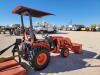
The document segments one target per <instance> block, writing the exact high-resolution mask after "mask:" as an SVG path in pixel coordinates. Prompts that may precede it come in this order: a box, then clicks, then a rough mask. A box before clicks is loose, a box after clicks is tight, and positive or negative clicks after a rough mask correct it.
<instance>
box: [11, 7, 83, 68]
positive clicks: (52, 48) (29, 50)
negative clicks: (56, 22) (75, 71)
mask: <svg viewBox="0 0 100 75" xmlns="http://www.w3.org/2000/svg"><path fill="white" fill-rule="evenodd" d="M13 13H14V14H18V15H20V16H21V23H22V27H23V39H22V40H21V39H17V40H16V43H15V47H14V49H13V50H12V52H13V55H15V52H18V53H19V61H20V62H21V58H23V59H25V60H26V61H28V62H29V64H30V65H31V66H32V67H34V69H35V70H42V69H44V68H45V67H47V65H48V63H49V61H50V53H51V52H53V53H60V55H61V56H62V57H67V56H68V55H69V51H70V50H71V51H73V52H75V53H82V45H81V44H77V43H72V42H71V40H70V39H69V38H68V37H66V38H64V37H60V36H48V35H45V36H44V39H37V38H36V36H35V34H34V32H33V26H32V17H36V18H41V17H43V16H47V15H53V14H51V13H47V12H43V11H39V10H35V9H31V8H27V7H24V6H18V7H16V8H15V9H14V10H13ZM23 16H29V19H30V28H29V31H30V36H28V35H26V30H25V28H24V22H23ZM20 44H21V47H20V49H19V47H18V46H19V45H20Z"/></svg>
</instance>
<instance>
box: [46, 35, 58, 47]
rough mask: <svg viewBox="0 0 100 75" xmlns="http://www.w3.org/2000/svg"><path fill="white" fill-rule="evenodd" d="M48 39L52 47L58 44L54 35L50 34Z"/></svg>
mask: <svg viewBox="0 0 100 75" xmlns="http://www.w3.org/2000/svg"><path fill="white" fill-rule="evenodd" d="M47 41H48V43H49V45H50V48H52V47H53V48H54V47H55V46H57V42H56V40H55V41H53V38H52V36H49V37H48V38H47Z"/></svg>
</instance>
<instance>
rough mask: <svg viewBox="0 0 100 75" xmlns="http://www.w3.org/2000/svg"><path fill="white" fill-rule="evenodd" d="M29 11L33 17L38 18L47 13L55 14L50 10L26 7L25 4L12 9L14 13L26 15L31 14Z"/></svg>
mask: <svg viewBox="0 0 100 75" xmlns="http://www.w3.org/2000/svg"><path fill="white" fill-rule="evenodd" d="M27 12H30V15H31V16H32V17H37V18H41V17H43V16H47V15H54V14H51V13H48V12H43V11H40V10H36V9H32V8H28V7H24V6H18V7H16V8H15V9H14V10H13V11H12V13H14V14H22V15H25V16H29V14H28V13H27Z"/></svg>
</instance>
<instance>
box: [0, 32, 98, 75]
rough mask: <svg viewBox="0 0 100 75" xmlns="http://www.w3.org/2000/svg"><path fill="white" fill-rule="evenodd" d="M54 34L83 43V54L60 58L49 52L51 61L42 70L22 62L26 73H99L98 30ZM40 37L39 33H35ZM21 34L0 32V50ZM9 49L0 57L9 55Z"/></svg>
mask: <svg viewBox="0 0 100 75" xmlns="http://www.w3.org/2000/svg"><path fill="white" fill-rule="evenodd" d="M50 35H54V36H63V37H69V38H71V40H72V42H76V43H81V44H82V45H83V50H84V52H83V54H75V53H72V52H71V53H70V55H69V57H67V58H62V57H60V56H58V55H57V54H51V61H50V63H49V65H48V67H46V68H45V69H44V70H42V71H34V70H33V69H31V68H30V66H29V65H27V64H26V63H24V62H23V63H22V64H23V65H24V67H26V69H27V70H28V72H27V74H28V75H82V74H84V75H100V59H99V58H100V32H85V31H80V32H79V31H78V32H77V31H60V32H58V33H57V34H50ZM36 36H37V38H41V37H42V36H41V35H40V34H38V35H36ZM21 37H22V36H10V35H9V34H5V35H4V34H0V50H2V49H4V48H5V47H7V46H9V45H11V44H12V43H13V42H14V41H15V39H16V38H21ZM11 49H12V48H10V49H9V51H7V52H5V53H4V54H3V55H1V56H0V57H7V56H11V52H10V51H11Z"/></svg>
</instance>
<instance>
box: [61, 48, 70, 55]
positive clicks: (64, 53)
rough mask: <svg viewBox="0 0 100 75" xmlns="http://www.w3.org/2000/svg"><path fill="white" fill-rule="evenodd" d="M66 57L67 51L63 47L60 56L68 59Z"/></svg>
mask: <svg viewBox="0 0 100 75" xmlns="http://www.w3.org/2000/svg"><path fill="white" fill-rule="evenodd" d="M68 55H69V49H68V48H66V47H63V48H62V49H61V56H62V57H68Z"/></svg>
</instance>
